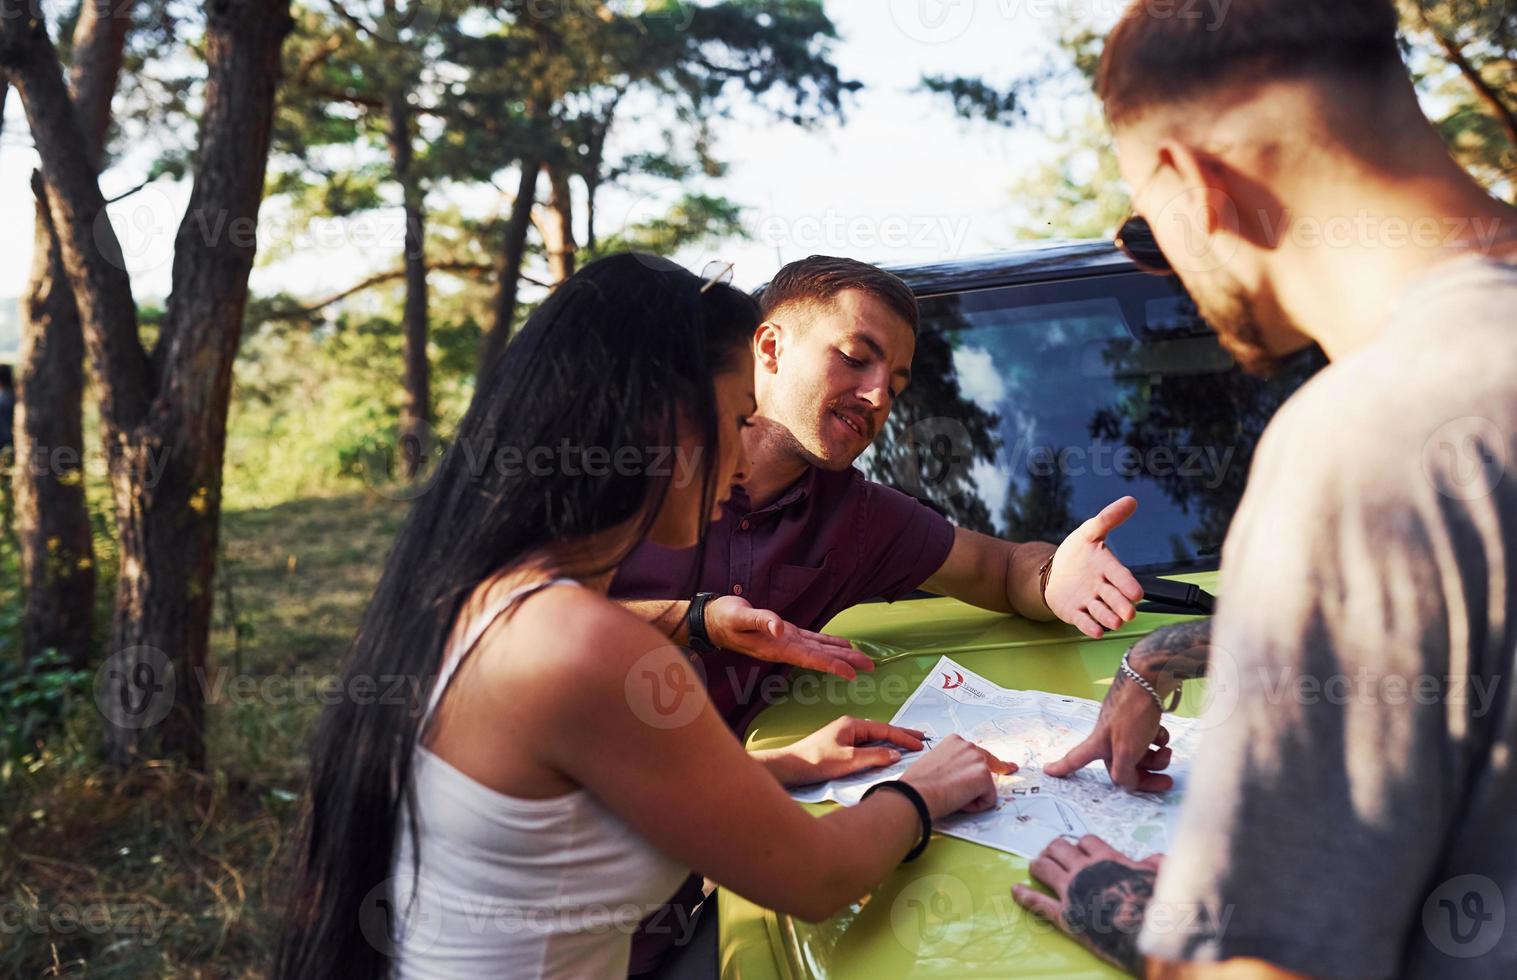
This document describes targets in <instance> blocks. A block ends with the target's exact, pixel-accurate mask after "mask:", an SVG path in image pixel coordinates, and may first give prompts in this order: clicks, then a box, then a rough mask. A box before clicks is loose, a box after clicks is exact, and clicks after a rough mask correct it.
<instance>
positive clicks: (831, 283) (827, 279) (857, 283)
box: [758, 255, 921, 333]
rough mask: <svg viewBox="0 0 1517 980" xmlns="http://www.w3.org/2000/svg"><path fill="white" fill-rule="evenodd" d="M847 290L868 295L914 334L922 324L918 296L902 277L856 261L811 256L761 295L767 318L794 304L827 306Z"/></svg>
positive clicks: (784, 271) (777, 277) (782, 274)
mask: <svg viewBox="0 0 1517 980" xmlns="http://www.w3.org/2000/svg"><path fill="white" fill-rule="evenodd" d="M845 289H857V290H858V291H859V292H862V293H867V294H869V295H870V296H873V297H874V298H875V299H877V300H879V301H880V302H881V303H884V304H885V305H886V306H888V307H890V309H891V310H892V311H893V312H895V313H896V314H898V315H899V316H900V318H901V319H902V320H905V321H906V325H907V326H909V327H911V332H912V333H916V332H917V328H918V327H919V326H920V325H921V314H920V313H918V311H917V298H916V294H915V293H913V292H912V291H911V287H910V286H908V285H906V284H905V283H904V282H902V281H901V279H900V277H899V276H894V275H891V274H890V273H888V272H886V271H885V270H884V269H881V268H878V267H877V266H872V265H870V264H868V263H867V262H859V261H857V260H856V259H843V258H838V257H836V256H832V255H811V256H807V257H806V258H804V259H799V260H797V261H795V262H791V263H790V264H788V265H786V266H785V267H784V268H783V269H781V270H780V271H779V272H777V273H775V276H774V278H773V279H771V280H770V281H769V285H767V286H765V287H764V288H763V290H762V291H761V292H760V293H759V296H758V299H759V304H760V306H761V307H762V309H763V315H764V319H766V320H767V319H768V318H769V314H770V313H772V312H774V311H775V310H777V309H779V308H780V307H782V306H786V305H789V304H792V303H822V304H824V303H827V302H829V301H830V300H831V299H832V298H833V297H834V296H836V295H837V294H838V293H841V292H843V291H844V290H845Z"/></svg>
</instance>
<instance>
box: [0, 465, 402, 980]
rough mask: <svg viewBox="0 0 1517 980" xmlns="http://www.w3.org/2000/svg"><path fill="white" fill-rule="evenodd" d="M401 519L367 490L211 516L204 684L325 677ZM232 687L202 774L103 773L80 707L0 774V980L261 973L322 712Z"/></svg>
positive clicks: (87, 712)
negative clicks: (210, 624) (210, 626)
mask: <svg viewBox="0 0 1517 980" xmlns="http://www.w3.org/2000/svg"><path fill="white" fill-rule="evenodd" d="M404 514H405V505H404V504H398V503H395V502H393V501H389V500H386V499H383V498H381V497H379V496H376V495H371V494H366V493H352V494H346V495H331V496H318V497H310V498H305V499H298V500H292V501H288V502H285V503H279V504H275V505H273V506H269V507H265V508H260V509H249V510H239V511H228V512H227V513H225V514H224V515H223V523H222V542H223V558H222V562H221V565H220V572H219V573H218V581H217V583H216V610H217V612H216V623H215V629H214V631H213V633H212V637H211V652H210V669H211V671H212V673H211V678H212V681H213V683H214V681H215V680H216V679H217V676H218V675H217V673H216V671H218V670H222V671H225V672H227V674H226V675H222V676H223V677H225V679H227V680H228V681H230V676H228V675H229V674H230V672H234V671H240V672H241V674H242V675H245V676H247V677H250V678H252V679H253V681H254V682H261V681H263V680H265V679H267V678H271V677H278V678H284V679H289V680H292V681H300V680H311V681H314V680H318V679H320V678H322V677H325V676H329V675H331V674H333V673H335V672H336V670H337V667H338V663H339V661H340V659H341V656H342V653H343V651H344V649H345V648H346V645H347V643H348V641H349V639H350V638H351V636H352V634H353V630H354V629H355V628H356V626H357V624H358V618H359V616H360V615H361V613H362V611H363V607H364V605H365V603H366V602H367V601H368V598H369V595H370V593H371V592H372V590H373V587H374V585H375V583H376V582H377V581H378V577H379V573H380V570H381V568H382V566H383V561H384V556H385V552H386V550H387V549H388V548H389V546H390V543H391V541H392V540H393V538H394V534H395V531H396V529H397V528H398V526H399V523H400V521H401V519H402V518H403V517H404ZM306 687H307V689H308V690H309V689H314V684H307V685H306ZM231 690H232V689H231V688H230V687H228V688H225V689H224V694H223V697H222V698H221V699H220V700H219V701H217V702H215V703H211V704H209V705H208V706H207V716H206V719H207V726H206V727H207V732H206V736H207V742H208V750H209V756H210V763H209V766H208V768H207V771H206V772H205V773H194V772H189V771H186V770H184V769H182V768H178V767H176V766H171V765H148V766H144V767H140V768H138V769H135V770H133V771H131V772H129V773H127V774H125V775H124V776H123V775H122V774H120V773H117V772H114V771H112V770H109V769H107V768H105V767H104V766H103V765H102V764H101V763H100V762H99V761H98V756H97V752H98V746H99V745H100V743H101V736H100V728H99V716H98V713H97V712H96V711H95V708H94V704H93V702H92V701H90V700H88V697H87V696H86V697H84V698H81V699H78V700H77V701H76V702H75V703H74V704H73V705H72V706H71V710H70V712H69V715H68V718H67V722H66V724H65V727H64V729H63V731H61V732H59V733H58V734H57V735H56V736H55V737H53V738H51V739H50V740H49V741H48V743H47V744H46V746H45V747H44V748H43V749H41V750H39V751H38V752H37V753H36V754H35V755H34V756H33V757H31V758H30V759H28V760H25V761H24V762H23V764H19V765H11V766H9V767H8V768H7V769H6V770H3V771H0V976H3V977H11V976H15V977H33V976H49V977H63V976H67V977H82V976H89V977H107V978H117V977H119V978H127V977H130V978H134V980H136V978H143V977H176V978H177V977H260V976H265V975H267V971H268V965H269V960H270V958H271V956H272V951H273V946H274V942H275V937H276V935H277V928H278V915H279V907H280V889H281V888H282V887H283V885H284V882H285V879H286V877H287V876H286V874H285V870H284V868H285V860H286V858H287V853H286V851H285V848H286V847H287V846H288V843H289V837H290V832H291V830H292V828H293V827H294V824H295V820H296V812H297V808H298V800H297V795H298V793H299V790H300V787H301V783H302V780H303V777H304V770H305V756H306V747H307V744H308V740H309V737H310V734H311V731H312V726H313V724H314V722H315V719H316V717H317V715H318V714H319V712H320V707H321V706H320V704H319V703H290V702H288V701H283V700H281V701H280V702H279V703H267V702H265V701H263V700H260V699H258V698H257V697H254V698H252V699H250V700H248V701H246V702H245V703H233V699H232V698H231V697H230V693H231ZM306 700H307V701H308V702H314V701H315V699H314V698H308V699H306ZM81 918H82V919H83V920H84V921H85V922H86V923H87V925H83V926H82V925H78V924H76V920H79V919H81Z"/></svg>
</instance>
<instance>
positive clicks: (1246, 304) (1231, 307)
mask: <svg viewBox="0 0 1517 980" xmlns="http://www.w3.org/2000/svg"><path fill="white" fill-rule="evenodd" d="M1195 300H1196V306H1197V308H1198V309H1199V310H1200V311H1201V316H1203V317H1204V318H1205V319H1206V322H1207V323H1208V324H1210V325H1211V327H1212V329H1213V330H1215V331H1216V332H1217V339H1218V340H1219V341H1221V344H1222V349H1223V350H1225V351H1227V352H1228V353H1229V354H1231V355H1232V356H1233V359H1234V360H1236V361H1237V362H1238V366H1239V367H1241V368H1243V370H1244V371H1247V372H1248V373H1249V374H1254V375H1258V376H1260V377H1265V378H1267V377H1270V376H1271V375H1273V374H1275V373H1276V372H1277V371H1279V369H1280V358H1279V357H1277V356H1275V355H1274V354H1272V353H1270V350H1269V348H1268V347H1265V346H1264V333H1263V331H1262V330H1260V328H1259V317H1258V314H1257V312H1256V310H1255V305H1254V301H1253V298H1252V297H1251V296H1250V295H1249V294H1248V293H1247V292H1246V291H1245V290H1244V289H1243V287H1242V286H1240V285H1238V284H1237V283H1236V282H1234V281H1231V280H1229V281H1228V282H1227V283H1225V284H1221V285H1219V286H1218V287H1216V288H1212V289H1206V290H1202V289H1197V290H1196V291H1195Z"/></svg>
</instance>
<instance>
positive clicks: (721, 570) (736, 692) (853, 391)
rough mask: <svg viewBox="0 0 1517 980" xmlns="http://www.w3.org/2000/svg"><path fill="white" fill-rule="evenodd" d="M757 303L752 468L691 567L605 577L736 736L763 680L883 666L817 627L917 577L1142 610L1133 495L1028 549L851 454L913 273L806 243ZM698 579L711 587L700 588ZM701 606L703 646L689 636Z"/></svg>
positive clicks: (888, 381)
mask: <svg viewBox="0 0 1517 980" xmlns="http://www.w3.org/2000/svg"><path fill="white" fill-rule="evenodd" d="M762 305H763V314H764V321H763V323H762V324H760V326H759V328H758V331H757V333H756V334H755V335H754V339H753V348H754V361H755V375H756V376H755V379H754V394H755V398H756V401H757V403H758V411H757V413H756V414H755V415H754V416H753V418H752V420H751V422H752V424H751V426H750V427H749V428H748V429H747V430H745V432H744V436H745V438H744V447H745V449H746V451H747V455H748V461H749V465H748V466H747V468H746V473H747V474H748V476H747V479H746V482H745V483H744V485H743V486H741V487H735V488H733V493H732V497H731V499H730V500H729V501H728V502H727V503H726V505H725V506H724V508H723V512H722V517H721V519H720V520H719V521H718V522H716V523H715V524H713V525H712V526H711V528H710V529H709V530H708V532H707V537H706V547H705V560H704V562H703V568H702V569H701V570H700V575H699V577H698V579H697V578H695V577H694V576H693V575H692V572H693V571H694V569H693V567H692V566H693V564H694V561H695V552H694V551H693V550H690V551H671V550H669V549H665V548H659V547H657V546H655V545H651V544H644V545H642V546H641V547H639V548H638V549H637V550H636V551H634V552H633V554H632V555H631V556H630V557H629V558H628V559H627V560H626V561H625V562H624V563H623V564H622V566H621V569H620V571H619V572H618V574H617V576H616V579H615V581H614V582H613V583H612V586H611V595H612V597H614V598H617V599H621V600H623V601H624V602H625V603H626V604H627V605H628V606H629V607H632V608H635V609H637V610H638V611H639V612H641V613H642V614H644V615H645V616H647V618H649V619H650V620H653V621H655V622H657V623H659V624H660V625H662V626H663V627H664V629H665V631H666V632H668V633H669V634H670V635H671V636H672V637H673V638H674V640H675V641H676V642H678V643H681V644H688V645H692V646H694V647H696V648H697V652H695V653H694V654H693V655H692V657H693V660H694V662H695V663H696V664H697V665H698V666H699V667H700V668H701V669H702V671H703V672H704V675H705V678H706V686H707V691H708V694H709V696H710V699H711V701H712V703H713V705H714V706H715V708H716V709H717V710H718V711H719V712H720V713H721V715H722V716H723V717H724V718H725V719H726V720H727V723H728V724H729V725H731V726H732V727H733V730H734V731H736V732H737V733H738V735H739V736H741V735H742V733H743V732H744V731H745V730H746V728H747V726H748V724H749V723H750V722H751V721H752V719H753V716H754V715H755V714H757V713H758V711H759V710H761V709H762V708H763V707H764V699H763V697H762V692H763V691H764V690H766V685H765V683H764V682H765V680H766V679H767V678H769V677H771V676H773V675H775V674H778V673H781V672H783V671H784V670H786V669H787V668H788V667H790V666H800V667H808V668H812V669H816V670H821V671H826V672H829V673H833V674H837V675H840V676H843V677H850V678H851V677H853V676H854V673H855V671H856V670H866V671H868V670H872V669H873V666H874V665H873V662H872V661H870V659H869V658H868V657H866V656H865V655H864V654H862V653H859V652H858V651H855V650H853V649H852V648H851V647H850V646H849V645H848V643H847V641H845V640H842V639H840V638H835V637H828V636H825V635H823V634H821V633H818V632H816V631H817V630H819V629H821V627H822V626H823V625H825V624H826V622H827V621H828V620H830V619H831V618H832V617H833V616H835V615H836V614H837V613H838V612H840V611H841V610H843V609H846V608H848V607H849V606H852V605H854V604H856V603H859V602H863V601H865V600H867V599H872V598H876V597H882V598H885V599H887V600H895V599H899V598H901V597H902V596H904V595H906V594H908V593H910V592H913V591H915V590H917V589H919V588H920V589H923V590H925V591H928V592H933V593H937V594H939V595H947V596H953V597H954V598H957V599H961V600H963V601H964V602H968V603H971V604H973V605H976V606H980V607H982V608H985V609H991V610H995V611H997V612H1006V613H1017V614H1019V615H1022V616H1026V617H1028V618H1030V619H1038V620H1051V619H1055V618H1057V619H1060V620H1063V621H1064V622H1066V623H1071V624H1073V625H1075V626H1077V627H1079V628H1080V629H1081V630H1082V631H1083V632H1085V633H1086V634H1087V635H1089V636H1092V637H1099V636H1101V635H1102V633H1103V632H1104V630H1107V629H1116V628H1117V627H1118V626H1120V625H1121V624H1122V623H1124V622H1126V621H1128V620H1130V619H1131V618H1132V617H1133V616H1134V615H1135V609H1134V605H1133V604H1134V603H1135V602H1136V601H1137V600H1139V599H1141V598H1142V595H1143V590H1142V588H1141V587H1140V586H1139V585H1138V582H1137V580H1136V579H1134V578H1133V576H1132V574H1131V573H1130V572H1129V571H1128V570H1127V569H1126V568H1125V567H1124V566H1123V565H1122V563H1121V562H1119V561H1118V560H1117V559H1116V557H1115V556H1114V555H1113V554H1112V553H1111V552H1110V551H1109V550H1108V549H1107V548H1106V543H1105V541H1106V536H1107V534H1109V533H1110V532H1111V530H1112V529H1113V528H1115V527H1117V526H1118V525H1119V524H1121V523H1122V522H1123V521H1125V520H1127V518H1128V517H1130V516H1131V515H1132V513H1133V511H1134V510H1135V509H1136V508H1137V501H1135V500H1134V499H1133V498H1131V497H1124V498H1122V499H1121V500H1118V501H1116V502H1115V503H1113V504H1111V505H1110V506H1108V507H1107V508H1106V509H1105V510H1103V511H1102V512H1101V513H1100V514H1098V515H1097V516H1096V517H1094V518H1092V519H1091V520H1089V521H1087V522H1086V523H1085V524H1084V525H1082V526H1081V527H1080V528H1079V529H1077V530H1076V531H1075V532H1074V533H1073V534H1071V535H1070V536H1069V537H1068V538H1066V539H1065V540H1064V542H1063V543H1062V544H1061V545H1059V546H1058V547H1057V548H1055V546H1053V545H1051V544H1046V543H1044V542H1028V543H1025V544H1018V543H1014V542H1010V541H1003V540H1001V539H999V538H994V537H990V536H989V535H984V534H978V533H976V532H974V531H968V530H965V529H963V528H956V527H954V526H953V525H952V524H950V523H949V522H948V521H947V520H946V519H945V518H943V517H942V516H940V515H939V514H937V513H936V512H935V511H933V510H931V509H930V508H928V507H926V506H924V505H923V504H921V503H918V502H917V501H916V500H914V499H912V498H911V497H908V496H906V495H905V494H903V493H900V492H898V491H896V490H893V489H891V488H889V487H885V486H882V485H880V484H878V483H873V482H870V481H869V480H867V479H865V478H864V476H863V474H862V473H860V472H859V471H858V470H857V469H855V468H854V467H853V463H854V460H856V459H857V458H858V457H859V455H860V454H861V453H863V452H864V450H865V449H867V448H868V447H869V444H870V442H871V441H872V440H873V439H874V437H875V435H876V434H877V433H878V432H879V431H880V429H881V428H883V427H884V424H885V419H886V417H887V416H888V415H889V414H890V410H891V407H892V406H893V405H894V403H895V400H896V398H898V397H899V396H900V394H901V391H902V390H903V389H904V388H905V387H906V385H907V384H908V383H909V382H910V381H911V360H912V355H913V353H914V351H915V348H916V334H917V327H918V322H919V320H918V313H917V303H916V298H915V296H913V294H912V292H911V290H910V288H909V287H908V286H907V285H906V284H905V283H904V282H902V281H901V280H900V279H898V278H897V277H895V276H893V275H891V274H889V273H887V272H884V271H882V270H880V269H877V268H875V267H873V266H870V265H866V264H864V263H862V262H856V261H853V260H851V259H841V258H831V257H827V256H812V257H810V258H807V259H802V260H801V261H798V262H792V263H790V264H789V265H787V266H785V267H784V268H783V269H781V270H780V271H779V274H778V275H776V276H775V277H774V280H773V281H772V282H771V283H770V284H769V285H768V286H767V287H766V288H765V290H764V293H763V296H762ZM1050 562H1051V564H1050ZM691 581H698V586H697V589H696V591H697V592H698V593H705V594H706V595H699V596H695V597H692V596H691V594H690V592H689V583H690V582H691ZM1045 583H1046V588H1045ZM711 594H714V596H713V595H711ZM692 599H693V600H694V602H695V604H696V605H697V607H698V609H697V612H698V614H699V615H698V617H692V616H691V615H690V612H691V604H692ZM701 618H703V619H704V623H703V624H702V623H701V622H700V619H701ZM692 619H695V620H696V631H697V633H699V632H700V629H701V626H702V625H703V626H704V630H705V633H706V638H707V640H708V641H709V642H702V641H701V639H700V637H699V636H697V637H696V638H695V640H694V641H692V639H691V630H690V626H691V620H692ZM698 886H699V880H698V879H695V880H694V884H693V885H692V886H691V887H689V888H687V889H686V890H685V891H683V892H682V893H681V894H680V895H678V896H676V897H675V900H674V904H675V906H676V907H678V908H681V909H685V908H686V904H687V903H688V902H689V901H691V900H692V899H693V900H695V901H698V900H699V897H700V891H699V887H698ZM686 915H687V910H686V911H684V912H682V913H681V914H680V915H679V916H677V917H672V918H674V919H675V920H676V922H670V921H668V920H670V919H671V916H670V915H669V914H667V913H666V912H664V911H663V910H661V912H660V913H655V915H654V916H653V917H650V922H651V923H655V926H650V925H649V923H645V924H644V926H645V929H646V932H645V933H640V934H639V935H638V936H637V937H636V938H635V942H634V946H633V957H632V972H633V973H634V974H636V973H641V972H646V971H648V970H650V969H652V968H653V966H654V965H655V964H656V963H657V961H658V958H659V957H660V956H661V955H662V953H663V952H664V951H665V950H666V949H667V947H668V946H670V945H672V944H673V943H674V942H675V941H676V940H677V939H678V938H679V933H681V932H682V931H683V930H682V929H681V928H679V926H678V924H677V923H687V922H688V918H686ZM661 919H662V920H663V922H662V928H658V927H657V924H658V923H659V920H661Z"/></svg>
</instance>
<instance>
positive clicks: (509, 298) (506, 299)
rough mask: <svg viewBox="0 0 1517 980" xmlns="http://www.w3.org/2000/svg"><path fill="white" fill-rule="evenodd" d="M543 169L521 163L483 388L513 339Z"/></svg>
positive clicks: (498, 271) (483, 356) (482, 357)
mask: <svg viewBox="0 0 1517 980" xmlns="http://www.w3.org/2000/svg"><path fill="white" fill-rule="evenodd" d="M540 169H542V160H541V159H539V158H537V157H531V158H528V159H525V160H523V161H522V162H521V178H520V182H519V184H518V186H517V189H516V200H515V201H514V202H512V204H511V216H510V218H508V219H507V221H506V233H505V235H504V236H503V238H502V240H501V249H500V255H499V256H498V260H497V262H496V266H495V303H494V307H495V310H494V312H495V322H494V324H492V325H491V327H490V332H489V333H487V334H485V340H484V344H483V345H482V346H481V348H480V353H479V377H478V383H479V384H480V385H481V386H483V385H484V383H485V380H486V379H487V378H488V377H489V376H490V369H491V368H493V367H494V366H495V362H496V360H497V359H498V358H499V357H500V354H501V351H503V350H505V349H506V342H507V341H508V340H510V339H511V328H512V325H513V322H514V321H515V320H516V290H517V287H518V286H519V285H520V284H521V265H522V261H523V259H525V258H526V255H527V227H528V226H529V225H531V223H532V205H533V204H534V203H535V202H536V200H537V172H538V171H539V170H540Z"/></svg>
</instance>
